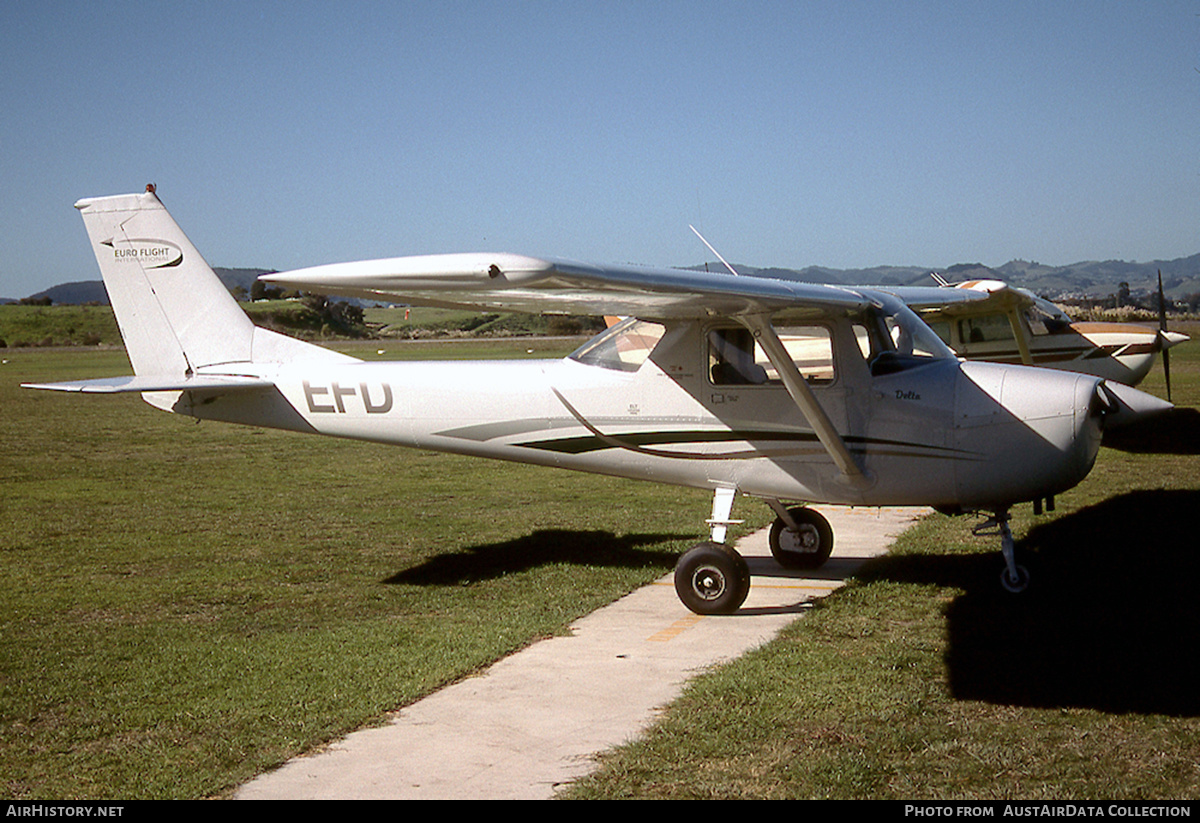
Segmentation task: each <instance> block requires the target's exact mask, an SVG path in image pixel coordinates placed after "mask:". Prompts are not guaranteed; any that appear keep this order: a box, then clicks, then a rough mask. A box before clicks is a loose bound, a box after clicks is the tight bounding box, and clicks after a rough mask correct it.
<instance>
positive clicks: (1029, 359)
mask: <svg viewBox="0 0 1200 823" xmlns="http://www.w3.org/2000/svg"><path fill="white" fill-rule="evenodd" d="M1020 311H1021V310H1020V309H1019V308H1017V306H1015V305H1009V307H1008V311H1006V312H1005V314H1006V315H1007V316H1008V325H1010V326H1012V333H1013V337H1015V338H1017V349H1018V350H1019V351H1020V352H1021V362H1022V363H1024V364H1025V365H1026V366H1032V365H1033V355H1032V354H1030V352H1029V338H1028V337H1027V336H1026V335H1025V327H1024V326H1023V325H1022V324H1021V313H1020Z"/></svg>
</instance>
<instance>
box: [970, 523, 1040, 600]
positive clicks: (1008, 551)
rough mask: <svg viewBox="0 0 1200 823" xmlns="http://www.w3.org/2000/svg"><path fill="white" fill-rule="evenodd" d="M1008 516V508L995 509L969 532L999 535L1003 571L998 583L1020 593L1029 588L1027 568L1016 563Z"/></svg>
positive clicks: (1007, 589) (1006, 589)
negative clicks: (995, 510) (1002, 556)
mask: <svg viewBox="0 0 1200 823" xmlns="http://www.w3.org/2000/svg"><path fill="white" fill-rule="evenodd" d="M1010 517H1011V515H1009V513H1008V509H1002V510H1000V511H997V512H995V513H994V514H992V516H991V517H990V518H988V519H987V520H986V521H985V522H983V523H981V524H979V525H978V526H975V527H974V528H972V529H971V533H972V534H975V535H986V534H999V535H1000V553H1001V554H1002V555H1004V571H1002V572H1001V573H1000V585H1001V586H1003V587H1004V590H1005V591H1009V592H1012V593H1013V594H1020V593H1021V592H1023V591H1025V590H1026V589H1027V588H1029V570H1028V569H1026V568H1025V567H1024V566H1022V565H1020V564H1019V563H1017V560H1016V544H1015V542H1014V541H1013V536H1012V529H1010V528H1009V527H1008V521H1009V519H1010Z"/></svg>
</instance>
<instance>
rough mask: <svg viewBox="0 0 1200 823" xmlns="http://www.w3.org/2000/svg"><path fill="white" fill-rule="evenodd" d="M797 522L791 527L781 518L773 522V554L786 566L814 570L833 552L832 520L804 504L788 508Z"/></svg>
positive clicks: (787, 567)
mask: <svg viewBox="0 0 1200 823" xmlns="http://www.w3.org/2000/svg"><path fill="white" fill-rule="evenodd" d="M788 516H789V517H790V518H791V519H792V522H793V523H795V524H796V527H795V528H792V527H791V526H789V525H788V524H787V523H785V522H784V520H783V518H782V517H777V518H775V522H774V523H772V524H771V537H770V543H771V554H772V556H774V558H775V561H776V562H777V563H779V565H781V566H783V567H784V568H785V569H815V568H817V567H818V566H820V565H821V564H823V563H824V562H825V561H826V560H828V559H829V555H830V553H832V552H833V529H832V528H831V527H830V525H829V521H828V520H826V519H825V518H824V517H822V516H821V515H820V514H819V513H818V512H815V511H813V510H812V509H810V508H807V507H805V506H797V507H795V508H792V509H788Z"/></svg>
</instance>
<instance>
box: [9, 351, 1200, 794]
mask: <svg viewBox="0 0 1200 823" xmlns="http://www.w3.org/2000/svg"><path fill="white" fill-rule="evenodd" d="M1190 331H1191V332H1192V333H1193V335H1195V334H1196V332H1197V330H1196V329H1191V330H1190ZM377 347H381V348H384V349H385V352H384V354H383V355H378V356H385V357H389V358H395V357H409V356H411V357H423V358H427V357H443V356H453V357H460V356H466V357H480V356H500V355H504V354H513V355H517V356H551V355H557V354H562V353H565V351H566V350H569V349H570V348H571V347H572V344H571V343H569V342H566V343H563V342H555V343H545V342H543V341H531V340H517V341H511V340H510V341H486V342H482V343H475V342H472V343H463V344H454V345H451V344H437V343H408V344H399V343H393V342H388V343H386V344H380V343H371V344H370V345H369V346H359V347H356V348H355V349H354V353H355V354H358V355H360V356H377V354H376V352H377ZM1193 348H1195V344H1189V345H1188V346H1185V347H1182V348H1179V349H1176V350H1175V357H1174V359H1173V361H1172V366H1173V378H1174V390H1175V400H1176V402H1177V404H1179V405H1181V406H1184V407H1186V408H1185V409H1183V410H1182V411H1180V412H1179V413H1177V414H1176V415H1174V416H1172V417H1171V418H1170V419H1169V420H1165V421H1163V422H1162V423H1161V424H1160V425H1158V426H1156V427H1154V428H1153V429H1151V430H1150V431H1149V432H1148V433H1144V434H1143V435H1142V436H1139V437H1126V438H1125V439H1124V441H1122V442H1119V443H1118V445H1120V446H1121V448H1120V449H1116V448H1106V449H1104V450H1103V451H1102V454H1101V459H1100V461H1099V464H1098V466H1097V468H1096V470H1095V471H1094V472H1093V474H1092V476H1091V477H1089V479H1088V480H1087V481H1085V483H1084V484H1082V485H1081V486H1080V487H1079V488H1078V489H1076V490H1074V491H1072V492H1070V493H1069V494H1066V495H1063V497H1061V498H1060V499H1059V506H1058V510H1057V511H1056V512H1055V513H1054V514H1053V515H1051V516H1046V517H1042V518H1040V519H1038V520H1036V521H1035V520H1034V519H1033V518H1032V517H1031V516H1030V515H1029V514H1028V512H1022V513H1021V515H1020V517H1019V519H1018V521H1017V523H1016V524H1015V525H1016V528H1017V533H1018V537H1019V538H1023V549H1024V551H1025V553H1026V559H1027V560H1028V565H1030V566H1031V568H1032V570H1033V573H1034V587H1033V589H1032V590H1031V592H1030V593H1029V594H1028V595H1026V596H1024V597H1022V598H1018V599H1012V598H1008V599H1005V598H1003V597H1001V596H1000V592H999V586H998V575H999V558H998V553H997V551H996V540H995V538H974V537H971V535H970V525H971V524H972V522H973V521H970V520H969V519H966V518H956V519H948V518H942V517H933V518H930V519H928V520H927V521H925V522H923V523H922V524H921V525H920V526H918V527H917V528H916V529H914V530H913V531H912V532H910V533H909V534H908V535H906V536H905V537H904V538H902V540H901V543H900V545H899V546H898V547H897V549H896V551H894V552H893V553H892V554H890V555H889V556H888V557H885V558H882V559H880V560H879V561H877V562H875V563H873V564H871V565H870V566H869V567H868V568H867V569H866V570H864V572H863V574H862V575H861V577H860V578H859V579H858V580H856V581H854V583H853V584H852V585H851V586H849V587H848V588H847V589H845V590H843V591H842V592H841V593H838V594H835V595H833V596H831V597H829V598H827V599H826V600H824V601H822V603H821V605H820V606H819V607H817V608H816V609H814V610H813V611H811V612H810V613H808V615H807V616H806V617H805V618H804V619H803V620H801V621H798V622H797V623H796V624H794V626H793V627H792V628H791V629H789V630H788V631H787V632H786V634H785V635H784V636H783V637H781V638H780V639H779V640H778V641H776V642H774V643H771V644H769V645H768V646H766V647H764V648H762V649H761V650H759V651H757V652H755V653H753V654H751V655H748V656H747V657H745V658H744V659H742V660H740V661H737V662H736V663H734V664H731V665H728V666H725V667H722V668H721V669H719V670H716V671H714V672H712V673H711V674H709V675H706V676H704V677H702V678H700V679H698V680H697V681H696V682H695V684H694V685H693V686H692V687H691V688H690V689H689V690H688V692H687V694H686V695H685V697H684V698H683V699H681V700H680V701H678V703H677V704H676V705H675V706H673V707H672V708H671V710H670V711H669V712H668V713H667V714H666V715H665V716H664V719H663V721H662V722H661V724H659V725H658V726H657V727H656V728H655V729H654V730H653V731H652V732H651V733H650V734H649V735H648V736H647V738H646V740H645V741H642V742H639V743H638V744H636V745H631V746H629V747H625V748H623V749H621V750H618V751H616V752H614V753H612V754H610V755H609V756H607V757H605V759H604V763H603V768H602V769H601V770H600V771H599V772H598V773H597V774H596V775H595V776H594V777H592V778H589V779H587V780H585V781H582V782H581V783H580V784H579V785H577V786H576V787H575V788H574V790H573V791H572V792H571V793H570V796H573V797H646V798H652V797H663V798H676V797H700V798H705V797H730V798H732V797H794V798H806V797H877V798H884V797H897V798H922V797H925V798H951V797H960V798H1005V797H1011V798H1084V797H1093V798H1095V797H1109V798H1121V799H1124V798H1142V797H1145V798H1151V797H1155V798H1188V797H1195V796H1196V794H1197V790H1198V789H1200V772H1198V765H1197V764H1198V763H1200V683H1198V682H1197V677H1198V675H1197V673H1196V671H1195V669H1196V667H1195V666H1194V665H1193V664H1192V661H1191V653H1192V649H1193V648H1195V646H1196V641H1197V640H1198V639H1200V637H1198V635H1200V620H1198V619H1197V618H1200V606H1198V605H1197V603H1196V598H1195V597H1194V595H1193V594H1192V592H1191V586H1192V582H1193V581H1194V580H1195V579H1196V571H1197V569H1196V568H1195V565H1196V561H1195V560H1194V559H1193V557H1194V544H1195V540H1194V537H1193V536H1192V533H1193V532H1194V529H1193V528H1192V526H1191V522H1190V518H1189V515H1190V513H1191V511H1193V510H1196V508H1197V507H1196V505H1195V504H1196V503H1197V502H1200V471H1198V469H1200V457H1198V455H1200V443H1198V441H1197V438H1196V431H1197V428H1196V414H1197V412H1196V408H1197V407H1198V406H1200V357H1197V355H1195V354H1193V353H1192V351H1191V349H1193ZM2 356H3V358H4V359H5V360H6V361H7V362H5V363H3V365H2V366H0V377H2V378H3V379H2V380H0V408H2V409H3V410H4V414H3V415H0V436H2V437H3V443H4V450H3V452H2V455H3V456H2V457H0V486H2V490H3V497H2V499H3V504H2V507H0V570H2V574H3V584H4V590H5V594H4V596H3V598H0V629H2V632H0V786H3V789H4V792H5V794H6V795H7V796H8V797H10V798H13V799H22V798H31V799H47V798H55V799H66V798H110V799H112V798H120V799H132V798H143V797H144V798H196V797H220V796H224V795H225V794H227V793H228V792H229V791H230V790H231V789H232V788H234V787H236V786H237V785H239V784H240V783H242V782H244V781H245V780H247V779H248V778H250V777H252V776H253V775H255V774H257V773H259V772H261V771H263V770H265V769H268V768H270V767H272V766H274V765H276V764H278V763H280V762H282V761H283V760H285V759H287V758H288V757H290V756H292V755H294V754H297V753H300V752H303V751H306V750H309V749H311V748H313V747H316V746H319V745H320V744H322V743H323V742H326V741H328V740H330V739H333V738H336V737H337V736H339V735H341V734H343V733H345V732H346V731H349V730H351V729H354V728H358V727H361V726H362V725H366V724H371V723H374V722H378V721H379V720H380V719H382V718H383V717H384V716H385V715H386V713H387V712H389V711H391V710H393V709H395V708H397V707H398V706H400V705H402V704H404V703H406V702H409V701H411V700H413V699H416V698H417V697H419V696H421V695H423V694H426V693H428V692H429V691H431V690H433V689H435V688H437V687H438V686H439V685H442V684H444V683H447V682H451V681H453V680H455V679H457V678H461V677H463V676H465V675H467V674H469V673H471V672H473V671H476V670H478V669H480V668H481V667H483V666H486V665H487V664H488V663H489V662H491V661H493V660H495V659H497V658H498V657H501V656H503V655H505V654H508V653H510V652H511V651H513V650H515V649H517V648H520V647H522V646H524V645H526V644H528V643H529V642H531V641H533V640H535V639H537V638H539V637H543V636H546V635H550V634H554V633H556V632H560V631H562V630H563V628H564V627H565V626H566V625H567V624H568V623H569V622H570V621H571V620H572V619H573V618H574V617H576V616H578V615H579V614H583V613H586V612H588V611H591V610H593V609H595V608H596V607H598V606H599V605H601V604H603V603H606V602H609V601H611V600H612V599H614V598H616V597H618V596H619V595H620V594H622V593H624V592H625V591H628V590H630V589H632V588H634V587H636V586H638V585H641V584H642V583H644V582H646V581H648V580H650V579H653V578H655V577H657V576H659V575H661V574H662V573H664V572H665V571H667V570H668V569H669V568H670V567H671V566H672V565H673V563H674V559H675V557H676V556H677V554H678V552H679V551H681V550H682V549H683V548H685V547H686V546H688V545H690V544H691V543H692V542H694V541H695V539H696V538H697V536H698V532H699V531H700V530H701V526H700V524H702V522H703V520H704V518H705V517H706V516H707V514H708V506H709V500H708V499H707V496H706V495H704V494H701V493H697V492H689V491H686V490H679V489H674V488H669V487H664V486H657V485H653V484H645V483H631V482H628V481H620V480H614V479H608V478H601V477H595V476H589V475H576V474H570V473H565V472H547V471H544V470H541V469H536V468H532V467H524V466H518V465H508V464H502V463H493V462H485V461H477V460H470V459H467V458H458V457H454V456H449V455H437V454H432V453H426V452H418V451H406V450H400V449H388V448H383V447H377V446H371V445H365V444H356V443H348V442H342V441H336V440H332V439H325V438H306V437H303V436H299V435H290V434H286V433H279V432H270V431H260V430H253V429H245V428H239V427H234V426H227V425H222V424H212V423H203V424H197V423H196V422H195V421H192V420H190V419H187V418H178V417H174V416H171V415H166V414H162V413H161V412H157V411H155V410H153V409H151V408H150V407H149V406H146V405H145V404H143V403H142V402H141V401H140V400H139V399H137V398H136V397H113V398H85V397H78V396H64V395H59V394H51V393H43V392H29V391H23V390H20V389H19V388H17V384H18V383H20V382H23V381H49V380H66V379H72V378H83V377H99V376H109V375H114V374H122V373H127V371H128V365H127V362H126V361H125V357H124V354H123V352H120V351H113V350H109V351H104V350H100V351H97V350H83V349H79V350H32V349H31V350H22V351H14V350H9V351H7V352H4V353H3V355H2ZM1145 388H1147V389H1148V390H1150V391H1153V392H1156V393H1160V394H1161V393H1162V385H1161V373H1160V372H1158V371H1156V372H1155V373H1154V374H1153V375H1152V376H1151V379H1150V380H1149V381H1148V382H1147V384H1146V385H1145ZM1114 442H1116V441H1114ZM739 515H740V516H747V517H749V518H750V522H749V523H748V524H747V528H750V527H753V526H756V525H761V524H762V523H764V522H765V521H766V518H767V510H766V507H763V506H749V505H747V506H745V507H744V510H742V511H739Z"/></svg>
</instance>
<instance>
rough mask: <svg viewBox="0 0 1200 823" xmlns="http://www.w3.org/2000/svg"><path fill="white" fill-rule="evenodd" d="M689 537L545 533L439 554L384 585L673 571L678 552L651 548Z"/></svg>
mask: <svg viewBox="0 0 1200 823" xmlns="http://www.w3.org/2000/svg"><path fill="white" fill-rule="evenodd" d="M691 536H692V535H688V534H627V535H623V536H620V537H618V536H616V535H614V534H612V533H611V532H606V531H598V530H596V531H572V530H569V529H544V530H539V531H535V532H532V533H530V534H527V535H524V536H522V537H518V538H516V539H514V540H505V541H503V542H500V543H488V544H484V545H480V546H471V547H469V548H468V549H466V550H465V551H460V552H455V553H454V554H440V555H437V556H436V557H431V558H430V559H429V560H427V561H425V562H424V563H422V564H420V565H419V566H414V567H412V568H410V569H405V570H404V571H402V572H398V573H397V574H394V575H392V576H391V577H389V578H387V579H386V580H385V581H384V582H385V583H397V584H400V583H403V584H409V585H416V586H450V585H461V584H463V583H473V582H478V581H481V580H490V579H494V578H497V577H503V576H504V575H506V574H513V573H516V572H522V571H526V570H528V569H532V568H536V567H538V566H544V565H550V564H555V563H569V564H572V565H578V566H607V567H628V568H661V569H662V570H663V571H666V570H667V569H670V568H671V566H672V564H674V562H675V561H676V560H677V559H678V557H679V555H678V552H675V551H659V550H651V549H648V548H647V547H648V546H652V545H655V544H659V543H668V542H672V541H680V540H687V539H689V538H690V537H691Z"/></svg>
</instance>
